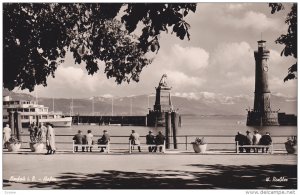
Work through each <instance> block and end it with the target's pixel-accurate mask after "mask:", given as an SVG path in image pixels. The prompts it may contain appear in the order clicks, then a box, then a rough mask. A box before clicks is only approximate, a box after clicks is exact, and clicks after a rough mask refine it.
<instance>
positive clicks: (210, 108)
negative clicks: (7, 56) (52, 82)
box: [3, 89, 297, 115]
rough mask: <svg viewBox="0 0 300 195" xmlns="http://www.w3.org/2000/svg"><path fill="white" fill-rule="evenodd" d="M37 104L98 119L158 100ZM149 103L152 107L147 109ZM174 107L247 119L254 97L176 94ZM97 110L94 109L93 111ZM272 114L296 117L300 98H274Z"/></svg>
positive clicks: (140, 110)
mask: <svg viewBox="0 0 300 195" xmlns="http://www.w3.org/2000/svg"><path fill="white" fill-rule="evenodd" d="M7 95H8V96H10V97H11V98H12V99H13V100H35V101H36V98H35V97H33V96H32V95H30V94H26V93H16V92H13V91H8V90H6V89H3V96H7ZM37 101H38V104H42V105H44V106H47V107H49V111H53V110H54V111H61V112H63V113H64V114H69V113H70V110H71V109H70V108H71V107H72V106H71V104H72V101H73V114H78V113H79V114H81V115H85V114H92V113H93V111H94V114H95V115H111V114H112V110H113V114H114V115H146V114H147V113H148V112H149V107H151V109H153V105H154V101H155V97H154V95H153V96H148V95H137V96H130V97H114V98H111V97H88V98H82V99H73V100H72V99H71V98H47V97H39V98H38V100H37ZM148 101H149V107H148ZM172 104H173V106H174V108H175V109H178V111H179V113H180V114H182V115H246V114H247V111H246V109H249V108H252V107H253V97H250V96H233V97H228V96H223V95H220V94H212V93H208V92H200V93H198V94H197V95H196V96H195V94H184V95H182V94H180V95H179V94H174V95H173V96H172ZM93 107H94V108H93ZM271 107H272V109H273V110H278V109H280V112H286V113H288V114H296V113H297V98H291V97H285V96H282V95H274V94H273V95H271Z"/></svg>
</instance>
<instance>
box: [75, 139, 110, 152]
mask: <svg viewBox="0 0 300 195" xmlns="http://www.w3.org/2000/svg"><path fill="white" fill-rule="evenodd" d="M75 147H78V149H79V148H82V147H83V148H85V151H86V152H88V151H89V150H88V149H89V148H90V147H96V148H105V149H106V153H110V142H108V143H107V144H92V145H88V144H75V140H73V153H75Z"/></svg>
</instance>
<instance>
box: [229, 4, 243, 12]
mask: <svg viewBox="0 0 300 195" xmlns="http://www.w3.org/2000/svg"><path fill="white" fill-rule="evenodd" d="M247 6H248V3H228V4H226V7H227V9H228V11H241V10H244V9H246V7H247Z"/></svg>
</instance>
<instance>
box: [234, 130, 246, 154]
mask: <svg viewBox="0 0 300 195" xmlns="http://www.w3.org/2000/svg"><path fill="white" fill-rule="evenodd" d="M245 140H246V136H245V135H243V134H242V133H241V132H239V131H238V132H237V135H236V136H235V141H236V142H238V145H239V146H243V145H244V143H245ZM239 151H240V153H243V151H244V148H243V147H239Z"/></svg>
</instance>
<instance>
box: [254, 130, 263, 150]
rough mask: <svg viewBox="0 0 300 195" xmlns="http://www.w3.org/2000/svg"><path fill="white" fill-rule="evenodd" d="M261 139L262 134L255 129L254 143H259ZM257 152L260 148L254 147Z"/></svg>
mask: <svg viewBox="0 0 300 195" xmlns="http://www.w3.org/2000/svg"><path fill="white" fill-rule="evenodd" d="M260 139H261V135H260V134H259V133H258V131H257V130H254V135H253V138H252V142H253V145H259V140H260ZM253 149H254V152H255V153H258V148H253Z"/></svg>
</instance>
